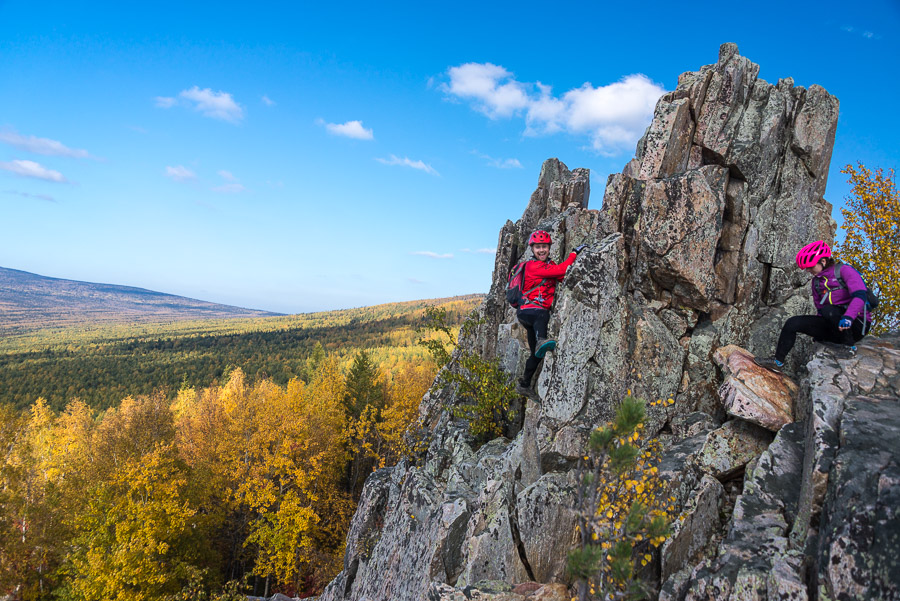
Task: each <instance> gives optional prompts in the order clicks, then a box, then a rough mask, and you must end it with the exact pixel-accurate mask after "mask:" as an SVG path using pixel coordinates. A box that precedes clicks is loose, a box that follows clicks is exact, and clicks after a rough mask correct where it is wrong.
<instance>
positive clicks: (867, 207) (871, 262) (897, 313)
mask: <svg viewBox="0 0 900 601" xmlns="http://www.w3.org/2000/svg"><path fill="white" fill-rule="evenodd" d="M841 173H846V174H848V175H849V176H850V179H849V182H850V185H851V195H850V196H849V197H847V204H846V206H845V207H844V208H842V209H841V213H842V214H843V216H844V224H843V225H842V226H841V228H842V229H844V230H845V231H846V232H847V235H846V238H845V239H844V242H843V243H842V244H840V245H838V246H837V248H836V249H835V250H836V251H837V253H838V255H839V257H840V259H841V260H842V261H844V262H846V263H849V264H850V265H852V266H853V267H855V268H856V269H857V270H858V271H859V273H860V275H861V276H862V277H863V279H864V280H865V281H866V285H867V286H869V287H870V288H873V289H876V290H877V292H878V293H879V295H880V301H879V304H878V308H877V310H876V313H875V316H876V319H877V324H876V326H875V328H874V329H873V332H874V333H881V332H886V331H888V330H896V329H897V328H898V327H900V278H898V277H897V274H898V273H900V195H898V193H897V187H896V182H895V181H894V180H895V178H894V171H893V170H889V171H888V173H887V174H885V173H884V172H883V171H882V170H881V169H876V170H875V171H874V172H873V171H871V170H869V169H867V168H866V167H865V165H863V164H862V163H858V164H857V166H856V167H854V166H853V165H847V166H846V167H844V168H843V169H842V170H841Z"/></svg>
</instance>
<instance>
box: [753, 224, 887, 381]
mask: <svg viewBox="0 0 900 601" xmlns="http://www.w3.org/2000/svg"><path fill="white" fill-rule="evenodd" d="M797 266H798V267H799V268H800V269H803V270H805V271H806V272H807V273H810V274H812V276H813V278H812V283H811V285H812V297H813V302H814V303H815V305H816V312H817V314H816V315H796V316H794V317H791V318H789V319H788V320H787V321H786V322H785V324H784V327H783V328H781V335H780V336H779V337H778V346H777V347H776V348H775V356H774V357H771V358H768V359H760V360H757V362H756V363H757V364H759V365H761V366H762V367H766V368H768V369H771V370H773V371H780V369H781V367H783V366H784V360H785V358H786V357H787V354H788V353H789V352H790V351H791V349H792V348H793V347H794V341H795V340H796V338H797V333H798V332H799V333H802V334H806V335H808V336H812V338H813V340H815V341H816V342H832V343H837V344H842V345H845V346H846V347H847V351H848V352H849V353H850V354H854V353H855V352H856V346H855V343H856V342H857V341H859V340H860V339H862V337H863V336H865V335H866V333H867V332H868V331H869V328H870V327H871V322H872V314H871V312H870V310H869V306H868V304H867V291H866V284H865V282H863V279H862V277H861V276H860V275H859V273H858V272H857V271H856V269H853V268H852V267H850V266H849V265H842V264H840V263H837V262H835V260H834V258H832V256H831V248H830V247H829V246H828V245H827V244H825V242H823V241H822V240H818V241H816V242H813V243H811V244H807V245H806V246H804V247H803V248H802V249H800V252H798V253H797ZM836 268H837V269H839V270H840V271H839V272H836V271H835V269H836Z"/></svg>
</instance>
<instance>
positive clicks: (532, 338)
mask: <svg viewBox="0 0 900 601" xmlns="http://www.w3.org/2000/svg"><path fill="white" fill-rule="evenodd" d="M516 318H518V320H519V323H520V324H522V327H524V328H525V332H526V333H527V334H528V349H529V350H530V351H531V356H530V357H528V360H527V361H525V373H523V374H522V379H521V381H520V383H521V384H522V385H523V386H531V378H533V377H534V372H536V371H537V366H538V364H539V363H540V362H541V360H540V359H539V358H538V357H535V355H534V349H535V347H536V346H537V341H538V338H546V337H547V324H548V323H550V311H548V310H547V309H519V310H518V311H516Z"/></svg>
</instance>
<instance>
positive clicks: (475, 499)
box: [321, 44, 877, 601]
mask: <svg viewBox="0 0 900 601" xmlns="http://www.w3.org/2000/svg"><path fill="white" fill-rule="evenodd" d="M758 74H759V67H758V66H757V65H755V64H754V63H752V62H751V61H750V60H748V59H747V58H744V57H742V56H740V54H739V52H738V49H737V46H735V45H734V44H724V45H723V46H722V47H721V48H720V50H719V55H718V60H717V61H716V62H715V63H714V64H710V65H706V66H704V67H702V68H701V69H700V70H699V71H696V72H688V73H684V74H682V75H681V77H680V78H679V81H678V86H677V88H676V89H675V90H674V91H672V92H670V93H668V94H666V95H665V96H663V97H662V98H661V99H660V100H659V102H658V103H657V107H656V110H655V112H654V118H653V121H652V123H651V124H650V127H649V128H648V130H647V133H646V135H645V136H644V138H643V139H642V140H641V141H640V142H639V143H638V147H637V152H636V156H635V158H634V159H633V160H632V161H631V162H630V163H629V164H628V165H627V166H626V167H625V169H624V170H623V172H622V173H618V174H614V175H612V176H610V178H609V179H608V181H607V182H606V185H605V187H604V189H603V191H602V192H603V202H602V206H601V207H600V209H599V210H596V209H590V208H588V205H589V199H590V191H591V190H590V174H589V172H588V171H587V170H586V169H573V170H570V169H569V168H568V167H567V166H566V165H565V164H563V163H562V162H561V161H559V160H558V159H550V160H548V161H546V162H545V163H544V165H543V166H542V169H541V173H540V176H539V178H538V185H537V189H536V190H535V192H534V193H533V194H532V195H531V198H530V200H529V202H528V205H527V207H526V208H525V211H524V213H523V214H522V217H521V218H520V219H519V220H518V221H516V222H512V221H508V222H507V223H506V224H505V225H504V226H503V227H502V228H501V231H500V234H499V240H498V244H497V254H496V257H495V264H494V275H493V280H492V285H491V290H490V293H489V294H488V296H487V297H486V299H485V301H484V303H483V305H482V306H481V308H480V309H479V318H480V323H479V325H477V326H476V327H475V328H474V330H473V331H472V332H471V333H470V334H469V335H468V336H466V337H464V338H463V339H461V340H460V346H461V348H463V349H466V350H468V351H472V352H477V353H479V354H481V355H482V356H484V357H486V358H489V359H493V358H496V359H497V360H498V361H499V362H500V364H501V366H502V367H503V368H504V369H505V370H507V371H508V372H509V373H510V374H511V375H512V374H517V373H520V372H521V369H522V366H523V363H524V360H525V358H526V357H527V354H528V351H527V349H526V347H525V344H524V338H523V335H522V331H521V328H520V327H519V326H518V325H517V322H516V319H515V312H514V310H512V309H511V308H510V307H508V306H507V305H506V304H505V301H504V294H503V292H504V289H505V286H506V281H507V274H508V271H509V269H510V267H512V265H514V264H515V263H517V262H518V261H521V260H524V259H525V258H527V257H528V254H529V250H528V248H527V245H526V241H527V238H528V235H529V234H530V233H531V231H533V230H534V229H537V228H540V229H544V230H547V231H549V232H550V233H551V235H552V237H553V239H554V244H553V247H552V248H551V258H552V259H554V260H556V261H560V260H562V259H563V258H565V256H566V255H567V254H568V253H569V252H570V251H571V250H572V249H573V248H575V247H576V246H578V245H581V244H587V245H588V248H587V249H586V250H584V251H583V252H582V253H581V254H580V255H579V256H578V259H577V260H576V262H575V263H574V265H573V266H572V268H571V269H570V270H569V273H568V274H567V276H566V278H565V281H564V283H563V285H562V286H561V287H560V288H559V289H558V292H557V300H556V305H555V307H554V311H553V315H552V318H551V322H550V333H551V335H553V336H554V337H555V338H556V339H557V341H558V346H557V349H556V351H555V352H554V353H551V354H550V355H549V356H548V357H547V358H545V360H544V361H543V364H542V366H541V368H540V371H539V373H538V375H537V376H536V386H535V388H536V391H537V393H538V396H539V399H540V402H539V403H532V402H528V403H527V404H526V405H525V408H524V409H525V417H524V424H523V426H522V427H521V429H519V430H518V431H514V430H512V429H510V430H509V431H508V433H509V435H510V438H509V439H500V440H496V441H492V442H490V443H488V444H486V445H484V446H482V447H477V445H476V444H475V443H474V441H473V440H472V439H471V437H469V436H468V434H467V431H466V427H465V424H460V423H458V422H456V421H455V420H453V419H452V417H451V415H450V413H449V411H448V410H447V409H448V407H449V406H452V405H453V404H455V403H458V402H460V400H459V399H458V398H456V396H455V393H454V391H453V390H448V389H445V390H433V391H431V392H430V393H428V394H427V395H426V396H425V398H424V399H423V401H422V404H421V406H420V416H421V418H422V423H423V424H424V425H425V427H426V428H428V429H429V430H430V431H431V432H432V434H433V440H432V442H431V445H430V446H429V448H428V451H427V452H426V453H424V454H423V455H422V456H420V457H416V458H414V459H415V463H412V462H408V463H402V464H401V465H399V466H397V467H394V468H389V469H387V470H382V471H379V472H377V473H376V474H375V475H373V476H371V477H370V479H369V480H368V481H367V484H366V487H365V491H364V493H363V501H362V502H361V503H360V506H359V508H358V509H357V512H356V515H355V516H354V519H353V522H352V524H351V527H350V533H349V535H348V544H347V550H346V554H345V558H344V570H343V571H342V572H341V574H340V575H339V576H338V577H337V578H336V579H335V580H334V581H333V582H332V583H331V584H329V586H328V587H327V589H326V591H325V592H324V594H323V595H322V597H321V599H322V601H337V600H348V601H360V600H362V599H369V600H374V599H392V600H396V601H407V600H409V601H413V600H415V601H420V600H421V599H423V598H426V595H428V594H430V593H429V591H432V590H435V589H434V587H435V586H438V587H444V588H442V589H441V590H442V591H443V592H442V593H441V594H447V595H451V596H450V597H447V598H448V599H450V598H456V597H453V595H455V594H456V592H460V593H461V591H464V590H469V591H470V593H471V592H472V591H473V590H475V589H477V588H478V587H475V583H476V582H478V581H481V580H493V581H496V580H501V581H503V582H506V583H509V584H510V585H512V584H513V583H524V582H528V581H531V580H534V579H539V580H540V581H541V582H542V583H545V584H547V583H564V582H565V578H566V576H565V573H564V559H563V558H562V557H561V554H562V550H563V549H565V548H566V546H567V545H568V544H569V542H570V541H571V540H572V536H573V529H574V521H573V520H572V517H571V510H572V504H571V503H572V500H571V499H569V500H568V503H567V499H566V497H567V496H569V497H571V495H570V493H568V492H567V491H568V490H570V487H571V484H572V482H573V480H572V478H573V477H574V470H575V469H576V467H577V463H578V459H579V457H580V456H581V455H582V454H583V451H584V448H585V444H586V441H587V437H588V435H589V433H590V431H591V430H592V429H593V428H595V427H597V426H598V425H600V424H603V423H605V422H606V421H608V420H610V419H611V418H612V417H613V415H614V413H615V408H616V406H617V403H619V402H620V400H621V399H622V398H623V397H624V396H625V395H626V394H627V393H628V391H631V392H632V393H633V394H634V395H635V396H638V397H640V398H643V399H646V400H648V401H653V400H656V399H663V400H666V401H667V402H665V403H660V404H654V405H652V406H649V407H648V416H647V420H646V422H645V432H647V433H649V434H650V435H656V434H658V435H659V436H660V437H661V439H662V440H663V442H664V448H665V453H664V456H663V465H661V466H660V473H661V474H663V475H664V477H665V478H666V479H667V481H668V482H670V483H671V484H672V488H673V492H672V493H670V494H672V495H673V496H674V497H675V498H676V506H677V511H678V512H682V511H687V512H690V514H691V515H693V516H695V518H696V522H697V524H698V526H697V528H698V532H701V531H702V529H703V528H709V529H713V528H714V526H713V525H712V524H713V521H712V520H711V518H710V519H709V520H707V519H706V518H703V519H701V515H706V516H708V515H709V512H710V511H711V508H712V507H714V506H716V505H717V504H718V503H719V501H718V500H717V499H718V497H719V495H718V493H717V492H716V490H715V486H714V485H713V484H712V482H711V481H710V480H709V478H706V479H704V474H707V475H712V474H718V475H719V476H720V477H722V478H726V477H735V474H737V475H739V473H740V469H742V467H743V466H744V465H745V464H746V467H745V469H746V470H747V473H748V478H749V479H748V481H747V482H748V484H747V485H745V490H744V494H743V495H742V497H746V498H745V499H744V500H743V501H740V502H739V503H737V505H736V507H735V510H734V514H735V516H737V515H738V514H739V513H740V514H741V515H745V514H748V512H753V511H757V510H759V511H761V512H762V513H761V514H760V515H762V516H764V517H762V518H761V520H762V521H761V522H760V525H759V528H761V529H762V531H761V534H760V536H764V542H765V544H766V545H769V546H771V548H772V550H773V552H775V551H777V552H778V553H779V555H778V557H779V559H778V561H779V562H780V563H778V564H777V565H778V566H779V569H781V570H788V568H789V567H790V566H793V565H794V563H792V562H794V560H795V558H794V557H793V556H792V555H790V553H789V549H787V547H786V546H785V545H784V544H782V543H776V541H781V540H786V536H787V534H786V532H787V528H788V526H787V525H788V524H791V522H792V520H793V519H794V518H793V516H792V514H791V515H787V517H786V513H785V512H786V509H785V507H795V506H796V505H797V502H796V500H793V501H789V502H788V501H784V500H782V501H780V503H781V505H779V504H778V503H776V501H775V500H774V499H773V498H769V497H767V496H765V495H764V494H763V493H764V492H765V491H757V492H755V493H753V494H750V492H749V491H748V490H747V488H748V486H749V488H750V489H753V487H754V486H757V488H759V487H761V486H762V484H761V483H762V482H765V483H766V486H768V483H769V480H767V479H766V476H765V474H763V473H762V472H760V473H759V474H757V472H758V471H759V470H760V467H759V466H760V465H770V463H771V462H775V460H776V459H777V460H778V461H777V462H775V463H774V464H772V465H781V463H780V462H781V461H782V460H784V461H787V460H786V459H784V458H785V457H787V456H788V455H790V456H793V455H791V452H789V449H791V448H793V447H791V445H794V444H795V443H796V440H795V438H796V436H797V435H798V432H799V433H802V434H805V430H801V429H799V428H800V427H799V426H798V425H796V424H788V425H787V426H784V427H782V428H781V430H780V431H779V433H778V435H777V436H776V437H775V442H774V443H773V444H772V445H771V446H769V448H768V449H766V450H763V449H762V446H765V445H762V444H760V446H759V447H755V448H754V451H753V452H752V453H749V454H748V455H747V457H750V458H748V459H745V457H743V456H741V457H738V456H737V455H735V456H733V457H732V459H730V460H729V461H728V462H727V464H722V465H721V466H719V464H717V463H716V462H712V463H709V462H707V463H703V453H702V450H703V449H704V446H706V447H707V450H711V449H712V446H714V445H713V442H712V441H713V440H714V439H716V437H714V436H712V435H711V434H710V433H711V432H715V431H718V432H719V434H720V435H724V434H726V433H727V434H728V435H729V436H728V437H725V436H722V437H721V439H722V440H726V441H727V440H731V441H737V440H739V439H740V440H742V442H740V444H736V445H731V443H727V444H725V445H724V448H728V447H730V446H732V447H733V448H734V449H735V450H737V449H739V448H740V447H742V446H747V444H748V441H749V440H750V439H759V440H765V438H764V437H759V436H755V435H748V432H749V431H750V430H752V429H750V428H746V427H744V426H740V427H738V426H735V425H731V426H723V422H725V418H726V417H727V414H726V413H725V410H724V408H723V406H722V404H721V401H720V399H719V396H718V389H719V387H720V385H721V384H722V382H721V378H720V374H719V371H718V370H717V367H716V365H715V364H714V363H713V361H712V357H713V354H714V353H715V351H716V349H718V348H719V347H722V346H725V345H728V344H735V345H739V346H741V347H743V348H746V349H748V351H750V352H753V353H760V354H761V353H763V352H768V351H769V350H770V349H771V348H772V347H773V345H774V341H775V337H776V336H777V333H778V330H779V328H780V325H781V323H782V322H783V321H784V319H785V317H786V316H788V315H792V314H798V313H803V312H809V311H810V310H811V301H810V300H809V293H808V282H807V281H806V280H805V278H804V275H803V274H802V273H798V270H797V269H796V268H795V266H794V254H795V253H796V249H797V248H798V247H799V246H802V244H804V243H806V241H808V240H816V239H826V240H830V239H832V238H833V234H834V229H835V224H834V222H833V221H832V220H831V217H830V215H831V205H830V204H829V203H828V202H827V201H826V200H825V199H824V198H823V197H822V195H823V193H824V190H825V184H826V178H827V173H828V165H829V162H830V158H831V149H832V146H833V142H834V132H835V128H836V124H837V111H838V101H837V99H835V98H834V97H832V96H830V95H829V94H828V93H827V92H825V91H824V90H823V89H822V88H820V87H818V86H811V87H810V88H808V89H806V88H803V87H799V86H795V85H794V83H793V81H792V80H790V79H783V80H780V81H779V82H778V83H777V84H775V85H773V84H770V83H767V82H765V81H763V80H761V79H759V77H758ZM809 346H810V345H809V344H806V343H801V344H798V345H797V347H796V348H795V351H794V353H792V356H796V357H802V356H803V354H804V352H805V351H807V350H808V349H809ZM445 369H460V367H459V365H458V363H456V362H455V361H451V363H450V364H449V365H448V366H447V367H446V368H445ZM858 369H861V370H863V371H865V369H869V368H868V367H859V368H858ZM872 369H874V367H873V368H872ZM866 373H868V372H866ZM862 379H863V380H865V381H866V382H869V381H875V382H877V377H875V379H874V380H872V378H869V379H868V380H866V377H865V375H864V374H863V375H862ZM668 399H672V401H671V402H669V401H668ZM807 405H810V403H808V402H807V401H806V399H803V400H802V402H800V403H799V404H798V408H799V409H804V408H806V407H807ZM823 420H826V421H827V417H824V418H823ZM722 428H724V430H722ZM757 434H758V433H757ZM717 436H718V435H717ZM766 436H768V437H771V436H772V435H771V434H766ZM742 437H743V438H742ZM801 438H802V436H801ZM754 444H755V443H754ZM773 447H774V450H773ZM776 451H777V452H776ZM760 453H761V455H760ZM767 453H769V454H772V453H775V455H773V457H772V458H771V459H766V458H767V457H768V456H769V455H767ZM707 455H708V456H716V453H709V454H707ZM756 455H758V456H759V458H758V459H752V457H753V456H756ZM747 461H749V463H747ZM767 461H769V462H770V463H766V462H767ZM800 464H801V465H803V463H802V462H800ZM703 466H705V468H706V469H702V468H703ZM820 467H821V466H820ZM785 469H787V468H785ZM791 469H792V470H794V471H797V469H799V468H797V469H795V467H791ZM791 473H792V474H793V473H794V472H791ZM749 474H754V476H753V477H752V478H750V477H749ZM711 477H713V478H714V476H711ZM780 477H781V474H780V472H778V473H775V474H774V475H772V476H771V478H774V479H775V480H776V481H779V482H780V480H779V478H780ZM701 483H702V485H701ZM753 483H756V484H753ZM794 483H796V481H795V482H794ZM698 486H699V487H700V488H698ZM729 486H730V484H729ZM695 492H696V494H695ZM701 501H702V502H701ZM779 516H780V517H779ZM692 519H694V518H692ZM701 523H702V524H706V525H704V526H700V524H701ZM729 527H730V528H732V529H733V530H734V531H735V532H736V533H745V532H746V533H748V534H749V533H753V532H756V530H755V529H754V528H755V527H754V528H750V527H749V526H747V527H745V526H743V525H739V526H735V525H733V524H732V526H729ZM775 530H777V531H778V533H779V534H777V536H776V534H775ZM741 535H742V534H741ZM735 536H736V537H737V536H738V534H735ZM779 537H780V538H779ZM679 541H680V542H679V544H680V545H681V546H680V547H679V549H681V550H679V551H678V552H676V549H675V548H674V547H673V548H671V549H670V551H671V552H670V553H669V555H668V557H669V560H668V563H667V564H666V566H667V567H666V570H667V571H668V572H670V573H672V574H681V573H683V570H685V569H687V568H689V567H690V566H688V565H683V564H685V563H691V562H693V561H694V560H695V559H696V557H697V554H698V553H700V551H699V550H698V548H699V535H697V534H696V533H695V534H691V533H689V532H684V533H683V534H680V535H679ZM731 544H732V547H733V552H734V553H736V554H746V553H750V552H751V549H750V548H749V547H746V548H745V547H742V546H741V545H740V544H739V542H738V540H737V539H735V540H734V541H732V542H731ZM766 548H768V547H766ZM654 562H655V563H654V565H659V564H658V562H656V559H655V560H654ZM755 566H756V564H754V563H753V562H749V563H748V564H747V565H746V566H744V571H743V572H739V573H738V572H735V574H734V579H732V580H729V584H728V586H729V587H731V588H734V587H738V588H742V587H743V588H746V589H750V588H754V587H758V586H762V585H761V584H760V583H764V584H765V586H769V584H767V582H768V581H767V580H766V578H767V576H766V577H765V578H763V577H762V576H760V572H759V571H758V570H757V569H756V567H755ZM760 578H762V579H760ZM682 580H685V581H687V579H686V578H682ZM779 582H781V581H780V580H779ZM785 582H787V581H785ZM772 586H776V585H775V584H773V585H772ZM778 586H780V585H778ZM785 586H788V585H785ZM447 587H449V589H448V588H447ZM467 587H470V588H469V589H467ZM450 589H453V591H451V590H450ZM729 590H730V589H729ZM461 594H464V593H461ZM495 594H519V593H514V592H513V591H512V590H511V589H510V590H509V591H505V592H497V593H495Z"/></svg>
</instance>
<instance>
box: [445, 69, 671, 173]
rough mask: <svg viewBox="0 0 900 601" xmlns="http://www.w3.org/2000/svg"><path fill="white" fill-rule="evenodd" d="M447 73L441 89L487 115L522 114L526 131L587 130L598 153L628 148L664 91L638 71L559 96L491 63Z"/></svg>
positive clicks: (614, 152)
mask: <svg viewBox="0 0 900 601" xmlns="http://www.w3.org/2000/svg"><path fill="white" fill-rule="evenodd" d="M447 75H448V76H449V78H450V82H449V84H444V85H443V86H442V89H443V91H444V92H445V93H446V94H448V95H450V96H451V97H454V98H459V99H464V100H468V101H470V102H471V103H472V107H473V108H474V109H475V110H477V111H479V112H482V113H484V114H485V115H487V116H488V117H490V118H491V119H498V118H500V117H506V118H510V117H514V116H524V118H525V124H526V127H525V134H526V135H547V134H553V133H557V132H561V131H565V132H568V133H571V134H575V135H586V136H588V137H589V138H590V139H591V144H592V146H593V148H594V150H596V151H598V152H600V153H602V154H617V153H619V152H621V151H623V150H626V149H630V148H631V147H632V146H633V145H634V143H635V142H637V140H638V139H639V138H640V137H641V135H643V133H644V130H645V129H646V127H647V125H648V124H649V123H650V120H651V119H652V117H653V108H654V107H655V106H656V101H657V100H658V99H659V97H660V96H662V95H663V94H665V93H666V90H665V89H664V88H663V87H662V86H660V85H659V84H656V83H654V82H653V81H652V80H650V79H649V78H648V77H647V76H645V75H641V74H634V75H628V76H627V77H624V78H622V79H621V80H620V81H617V82H615V83H611V84H609V85H606V86H600V87H596V88H595V87H594V86H593V85H591V84H590V83H585V84H584V85H582V86H581V87H580V88H575V89H572V90H569V91H567V92H565V93H564V94H563V95H562V96H554V95H553V93H552V89H551V88H550V86H546V85H544V84H542V83H540V82H536V83H534V84H530V83H522V82H518V81H516V80H515V79H514V77H513V74H512V73H510V72H509V71H507V70H506V69H504V68H503V67H500V66H498V65H494V64H491V63H483V64H479V63H466V64H464V65H460V66H458V67H451V68H450V69H448V70H447ZM495 166H496V165H495ZM508 166H514V165H513V164H510V165H508Z"/></svg>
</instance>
